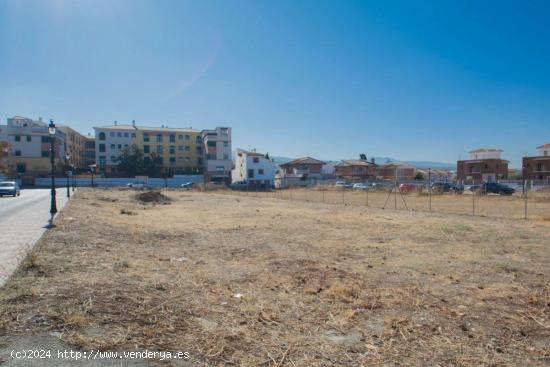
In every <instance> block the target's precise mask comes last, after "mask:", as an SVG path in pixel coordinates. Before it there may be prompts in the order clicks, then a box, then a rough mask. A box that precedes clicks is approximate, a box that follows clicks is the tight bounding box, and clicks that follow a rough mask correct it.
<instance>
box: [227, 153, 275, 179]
mask: <svg viewBox="0 0 550 367" xmlns="http://www.w3.org/2000/svg"><path fill="white" fill-rule="evenodd" d="M275 171H276V165H275V163H273V162H272V161H271V160H270V159H269V158H268V157H267V156H266V155H265V154H261V153H257V152H255V151H252V152H249V151H246V150H243V149H237V154H236V157H235V168H234V169H233V172H232V180H233V182H240V181H246V182H248V184H249V185H250V186H257V187H258V186H260V187H271V186H273V184H274V179H275Z"/></svg>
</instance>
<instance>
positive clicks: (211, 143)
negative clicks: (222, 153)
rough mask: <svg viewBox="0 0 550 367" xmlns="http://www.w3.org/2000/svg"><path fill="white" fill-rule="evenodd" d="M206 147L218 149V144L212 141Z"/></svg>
mask: <svg viewBox="0 0 550 367" xmlns="http://www.w3.org/2000/svg"><path fill="white" fill-rule="evenodd" d="M206 146H208V147H216V142H215V141H212V140H209V141H208V143H206Z"/></svg>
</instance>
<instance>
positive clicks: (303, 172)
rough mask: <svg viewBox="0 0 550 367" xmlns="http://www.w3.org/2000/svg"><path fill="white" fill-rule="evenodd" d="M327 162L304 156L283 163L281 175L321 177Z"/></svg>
mask: <svg viewBox="0 0 550 367" xmlns="http://www.w3.org/2000/svg"><path fill="white" fill-rule="evenodd" d="M324 165H325V162H323V161H320V160H318V159H315V158H311V157H302V158H298V159H294V160H292V161H290V162H286V163H283V164H281V176H286V175H300V176H306V177H307V178H321V177H322V176H323V166H324Z"/></svg>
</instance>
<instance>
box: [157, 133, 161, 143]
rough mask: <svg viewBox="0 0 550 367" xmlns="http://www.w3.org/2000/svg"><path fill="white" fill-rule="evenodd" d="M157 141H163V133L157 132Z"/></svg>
mask: <svg viewBox="0 0 550 367" xmlns="http://www.w3.org/2000/svg"><path fill="white" fill-rule="evenodd" d="M157 143H162V135H161V134H157Z"/></svg>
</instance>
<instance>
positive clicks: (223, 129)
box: [220, 127, 229, 135]
mask: <svg viewBox="0 0 550 367" xmlns="http://www.w3.org/2000/svg"><path fill="white" fill-rule="evenodd" d="M220 132H221V133H222V134H223V135H227V134H228V133H229V129H228V128H226V127H222V128H221V129H220Z"/></svg>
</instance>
